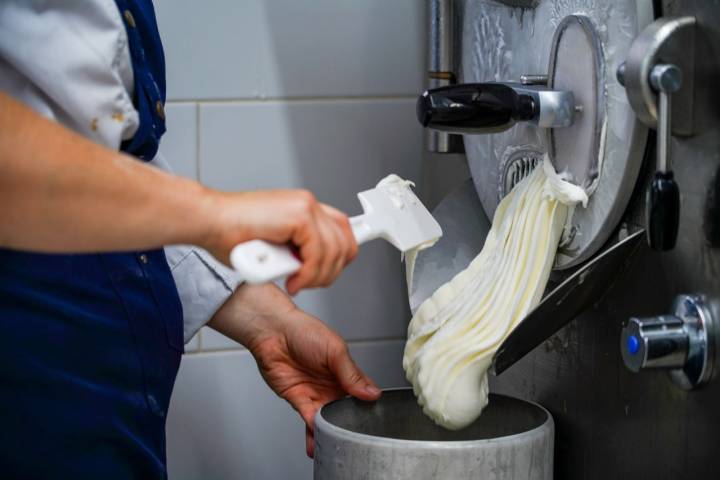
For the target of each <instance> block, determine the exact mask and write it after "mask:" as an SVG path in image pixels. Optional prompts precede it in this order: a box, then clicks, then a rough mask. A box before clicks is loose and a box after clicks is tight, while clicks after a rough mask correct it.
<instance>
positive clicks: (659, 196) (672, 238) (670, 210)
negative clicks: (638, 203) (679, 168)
mask: <svg viewBox="0 0 720 480" xmlns="http://www.w3.org/2000/svg"><path fill="white" fill-rule="evenodd" d="M646 205H647V212H646V213H647V227H648V228H647V239H648V244H649V245H650V248H653V249H654V250H672V249H673V248H675V242H676V241H677V235H678V228H679V226H680V191H679V189H678V186H677V183H675V179H674V177H673V173H672V172H655V177H654V178H653V180H652V183H651V185H650V189H649V190H648V193H647V202H646Z"/></svg>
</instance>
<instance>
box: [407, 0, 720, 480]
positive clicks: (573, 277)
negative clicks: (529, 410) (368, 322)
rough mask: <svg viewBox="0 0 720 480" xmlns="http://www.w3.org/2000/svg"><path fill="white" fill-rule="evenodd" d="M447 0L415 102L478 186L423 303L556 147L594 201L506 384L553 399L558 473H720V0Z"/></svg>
mask: <svg viewBox="0 0 720 480" xmlns="http://www.w3.org/2000/svg"><path fill="white" fill-rule="evenodd" d="M430 5H431V8H430V11H429V12H430V22H429V26H430V35H429V39H430V65H429V66H430V72H429V77H430V79H429V87H431V88H432V89H431V90H429V91H428V92H425V93H424V94H423V95H422V96H421V97H420V98H419V101H418V119H419V120H420V122H421V123H422V124H423V125H425V126H426V127H428V129H429V130H428V131H429V132H430V131H432V132H433V133H430V137H429V140H430V141H429V142H428V146H429V147H430V149H431V150H432V151H435V152H439V153H443V152H453V151H458V150H459V149H458V147H457V139H458V138H462V140H463V143H464V151H465V152H466V155H467V160H468V165H469V167H470V171H471V173H472V179H473V181H472V187H474V188H472V187H470V186H465V187H461V188H460V189H459V190H458V192H457V193H456V194H454V195H451V197H452V198H450V199H448V201H447V202H444V205H443V204H441V205H440V206H439V207H438V210H439V213H442V212H444V213H442V215H439V216H440V218H439V221H440V223H441V224H443V227H444V228H445V227H447V226H450V229H449V230H450V231H451V232H452V235H450V236H449V238H446V239H444V240H442V241H441V242H444V243H441V244H438V248H435V249H431V250H428V251H427V252H425V253H424V254H421V257H420V258H418V264H417V269H416V274H415V282H414V284H413V285H411V286H410V290H411V307H413V308H416V307H417V306H418V304H419V302H420V301H421V300H422V298H424V297H426V296H427V295H429V293H431V292H432V289H433V288H430V287H428V286H427V285H428V284H430V285H432V287H435V286H437V285H439V284H440V283H442V282H443V281H445V280H447V279H449V278H450V277H451V276H452V275H453V274H454V273H456V272H457V270H458V269H460V268H463V267H464V265H466V263H464V262H463V261H458V257H459V256H460V257H462V259H464V258H468V257H470V258H471V256H472V255H474V253H476V252H477V251H479V249H480V248H481V246H482V241H483V240H484V238H483V235H484V234H485V233H486V232H487V227H486V226H484V225H485V224H483V222H482V221H480V222H478V221H477V219H476V218H477V216H478V213H477V210H478V208H481V209H482V211H483V212H484V214H485V215H486V216H487V217H488V218H492V214H493V212H494V210H495V208H496V207H497V204H498V202H499V200H500V199H501V198H502V197H503V196H504V195H505V194H506V193H507V192H508V191H509V190H510V189H511V188H512V187H513V186H514V185H515V183H517V182H518V181H519V180H520V179H521V178H523V177H524V176H525V175H527V174H528V172H529V171H531V170H532V169H533V168H534V167H535V166H536V165H537V164H538V163H539V161H540V159H541V158H542V157H543V156H544V155H545V154H548V155H549V156H550V159H551V161H553V163H554V165H555V167H556V169H557V170H558V171H564V172H565V173H566V174H567V175H568V176H569V178H571V179H572V181H573V182H575V183H577V184H579V185H581V186H583V187H584V188H585V189H586V190H587V191H588V192H590V193H591V200H590V202H589V204H588V206H587V208H585V209H581V208H579V209H578V210H577V211H576V212H575V215H574V217H573V222H572V228H571V229H568V231H567V233H566V234H565V235H564V237H563V239H562V240H561V245H560V250H559V254H558V257H557V260H556V265H555V270H554V272H553V275H552V277H551V282H550V285H549V287H548V292H547V293H546V296H545V299H544V301H543V302H542V303H541V304H540V305H539V306H538V308H537V309H536V311H534V312H532V313H531V314H530V315H529V316H528V317H527V318H526V319H525V321H524V322H523V323H522V324H521V325H520V327H519V328H518V329H517V330H516V331H515V332H514V333H513V334H512V335H511V336H510V337H509V338H508V339H507V341H506V342H505V344H504V345H503V347H501V349H500V351H499V352H498V355H497V356H496V359H495V364H494V369H495V373H496V376H495V377H493V378H492V380H491V390H492V391H493V392H496V393H501V394H508V395H513V396H516V397H520V398H526V399H528V400H532V401H536V402H538V403H540V404H542V405H543V406H544V407H546V408H547V409H548V410H549V411H550V412H551V413H552V415H553V417H554V419H555V422H556V436H555V438H556V444H555V478H558V479H573V480H577V479H603V480H605V479H624V478H631V476H633V475H643V477H648V478H657V479H664V478H668V479H670V478H672V479H678V478H681V479H685V478H687V479H691V478H692V479H696V478H697V479H701V478H708V479H710V478H719V477H720V444H718V442H717V441H716V440H715V438H716V436H717V435H718V432H720V379H717V378H716V377H717V376H718V371H720V355H718V353H717V352H718V350H719V349H720V332H716V330H717V329H718V328H720V303H719V302H720V93H719V92H720V89H719V88H718V85H717V84H718V83H720V1H718V0H666V1H652V0H431V1H430ZM460 135H462V137H459V136H460ZM431 161H440V162H441V161H442V156H435V157H434V158H432V159H431ZM473 192H474V193H476V194H477V195H476V198H469V196H472V193H473ZM450 206H451V207H450ZM443 216H444V217H445V218H443ZM463 217H467V218H469V219H470V220H469V221H468V222H466V223H467V225H468V227H467V229H466V230H465V231H464V233H463V228H464V225H463V222H462V218H463ZM479 224H483V226H482V228H478V225H479ZM445 229H446V231H447V230H448V229H447V228H445ZM422 255H425V260H423V258H422ZM444 258H445V259H447V260H443V259H444ZM462 259H461V260H462Z"/></svg>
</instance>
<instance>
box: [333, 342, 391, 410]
mask: <svg viewBox="0 0 720 480" xmlns="http://www.w3.org/2000/svg"><path fill="white" fill-rule="evenodd" d="M330 369H331V371H332V372H333V373H334V374H335V376H336V378H337V381H338V382H339V383H340V385H341V386H342V388H343V389H344V390H345V391H346V392H347V393H349V394H350V395H352V396H353V397H357V398H359V399H361V400H367V401H373V400H377V399H378V398H380V394H381V393H382V392H381V391H380V389H379V388H378V386H377V385H375V382H373V381H372V380H371V379H370V378H369V377H368V376H367V375H365V374H364V373H363V372H362V370H360V368H359V367H358V366H357V365H355V362H354V361H353V360H352V358H350V354H349V353H348V351H347V347H344V346H343V348H339V349H338V351H337V353H336V354H335V355H334V356H333V357H331V360H330Z"/></svg>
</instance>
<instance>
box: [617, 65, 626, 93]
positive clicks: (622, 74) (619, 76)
mask: <svg viewBox="0 0 720 480" xmlns="http://www.w3.org/2000/svg"><path fill="white" fill-rule="evenodd" d="M615 77H617V81H618V82H620V85H622V86H623V87H624V86H625V62H623V63H621V64H620V66H619V67H618V69H617V72H615Z"/></svg>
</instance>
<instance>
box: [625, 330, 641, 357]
mask: <svg viewBox="0 0 720 480" xmlns="http://www.w3.org/2000/svg"><path fill="white" fill-rule="evenodd" d="M627 349H628V352H630V354H631V355H635V354H636V353H637V352H638V350H640V340H638V338H637V337H636V336H635V335H630V336H629V337H628V339H627Z"/></svg>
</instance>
